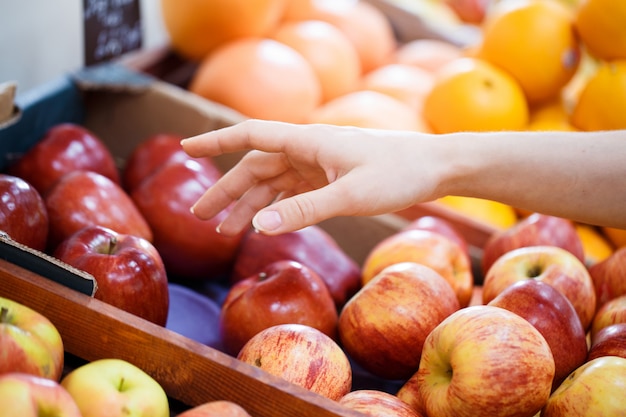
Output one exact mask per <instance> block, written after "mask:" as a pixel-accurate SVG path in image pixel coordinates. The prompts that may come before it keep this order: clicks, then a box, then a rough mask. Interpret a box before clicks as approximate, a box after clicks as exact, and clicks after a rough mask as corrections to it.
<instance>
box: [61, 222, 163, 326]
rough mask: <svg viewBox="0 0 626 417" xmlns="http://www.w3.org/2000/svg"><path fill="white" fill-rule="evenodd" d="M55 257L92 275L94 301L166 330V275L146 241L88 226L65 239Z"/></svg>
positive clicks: (151, 246) (156, 255)
mask: <svg viewBox="0 0 626 417" xmlns="http://www.w3.org/2000/svg"><path fill="white" fill-rule="evenodd" d="M54 256H55V257H56V258H58V259H60V260H61V261H63V262H65V263H67V264H69V265H71V266H73V267H75V268H78V269H80V270H83V271H85V272H88V273H90V274H91V275H93V277H94V278H95V280H96V283H97V286H98V287H97V290H96V293H95V295H94V297H95V298H97V299H99V300H102V301H104V302H107V303H109V304H111V305H114V306H116V307H118V308H120V309H122V310H125V311H127V312H129V313H133V314H135V315H137V316H139V317H142V318H144V319H146V320H149V321H151V322H153V323H155V324H158V325H161V326H165V324H166V321H167V314H168V307H169V292H168V279H167V274H166V272H165V266H164V265H163V261H162V259H161V257H160V255H159V253H158V252H157V250H156V248H155V247H154V246H153V245H152V244H151V243H150V242H148V241H147V240H146V239H143V238H141V237H138V236H134V235H128V234H120V233H117V232H115V231H113V230H111V229H107V228H105V227H102V226H97V225H94V226H88V227H85V228H83V229H81V230H79V231H78V232H76V233H74V234H73V235H71V236H70V237H68V238H67V239H65V240H64V241H63V242H62V243H61V244H60V245H59V246H58V247H57V249H56V251H55V252H54Z"/></svg>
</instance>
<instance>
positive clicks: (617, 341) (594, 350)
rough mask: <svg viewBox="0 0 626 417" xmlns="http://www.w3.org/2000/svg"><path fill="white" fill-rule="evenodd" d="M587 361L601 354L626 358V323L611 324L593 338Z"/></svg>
mask: <svg viewBox="0 0 626 417" xmlns="http://www.w3.org/2000/svg"><path fill="white" fill-rule="evenodd" d="M590 343H591V345H590V346H589V354H588V355H587V361H590V360H593V359H595V358H599V357H600V356H620V357H622V358H626V323H616V324H610V325H608V326H606V327H603V328H602V329H600V331H598V333H596V335H595V336H594V337H592V338H591V342H590Z"/></svg>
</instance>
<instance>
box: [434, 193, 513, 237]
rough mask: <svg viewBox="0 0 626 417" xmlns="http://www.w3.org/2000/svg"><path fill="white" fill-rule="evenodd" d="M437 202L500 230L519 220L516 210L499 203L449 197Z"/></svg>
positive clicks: (471, 198)
mask: <svg viewBox="0 0 626 417" xmlns="http://www.w3.org/2000/svg"><path fill="white" fill-rule="evenodd" d="M436 202H437V203H438V204H441V205H443V206H444V207H448V208H449V209H451V210H453V211H454V212H456V213H458V214H461V215H464V216H467V217H468V218H470V219H472V220H475V221H478V222H481V223H484V224H487V225H490V226H493V227H495V228H498V229H508V228H509V227H512V226H513V225H514V224H515V223H517V220H518V216H517V211H516V210H515V208H513V207H511V206H509V205H507V204H503V203H500V202H498V201H493V200H486V199H483V198H475V197H464V196H456V195H448V196H445V197H441V198H439V199H437V200H436Z"/></svg>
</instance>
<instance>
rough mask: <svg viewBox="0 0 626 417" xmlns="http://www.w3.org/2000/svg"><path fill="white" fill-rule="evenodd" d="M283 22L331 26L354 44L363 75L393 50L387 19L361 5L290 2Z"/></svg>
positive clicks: (334, 0)
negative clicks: (315, 22) (309, 21)
mask: <svg viewBox="0 0 626 417" xmlns="http://www.w3.org/2000/svg"><path fill="white" fill-rule="evenodd" d="M284 19H286V20H303V19H318V20H323V21H326V22H329V23H331V24H333V25H335V26H336V27H337V28H339V29H340V30H341V31H342V32H344V34H345V35H346V36H347V37H348V38H349V39H350V40H351V41H352V43H353V44H354V46H355V48H356V50H357V52H358V54H359V58H360V60H361V68H362V70H363V73H367V72H369V71H371V70H372V69H374V68H376V67H378V66H380V65H383V64H386V63H388V62H390V61H391V59H392V57H393V53H394V51H395V49H396V47H397V43H396V38H395V34H394V32H393V27H392V26H391V22H390V21H389V19H388V18H387V16H386V15H385V14H384V13H383V12H382V11H381V10H380V9H378V8H377V7H375V6H373V5H371V4H369V3H368V2H365V1H357V0H291V2H290V3H289V4H288V5H287V9H286V11H285V15H284Z"/></svg>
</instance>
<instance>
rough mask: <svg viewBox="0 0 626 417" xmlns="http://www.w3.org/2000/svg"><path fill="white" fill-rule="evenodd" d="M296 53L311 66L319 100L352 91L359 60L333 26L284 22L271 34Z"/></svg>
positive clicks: (317, 23) (359, 65)
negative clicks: (315, 75) (317, 85)
mask: <svg viewBox="0 0 626 417" xmlns="http://www.w3.org/2000/svg"><path fill="white" fill-rule="evenodd" d="M271 37H272V38H274V39H276V40H277V41H279V42H282V43H284V44H286V45H288V46H291V47H292V48H293V49H295V50H296V51H298V52H300V53H301V54H302V56H304V58H306V60H307V61H309V63H310V64H311V66H312V67H313V70H314V71H315V73H316V74H317V76H318V78H319V80H320V83H321V87H322V101H328V100H330V99H332V98H335V97H337V96H340V95H342V94H346V93H348V92H351V91H354V90H356V88H357V87H358V84H359V82H360V79H361V61H360V59H359V54H358V53H357V51H356V48H355V47H354V45H353V43H352V42H351V41H350V39H348V37H347V36H346V35H345V34H344V33H343V32H342V31H340V30H339V29H337V28H336V27H335V26H334V25H332V24H330V23H328V22H324V21H322V20H303V21H298V22H284V23H282V24H280V25H279V26H278V28H277V29H276V30H275V31H274V32H273V33H272V34H271Z"/></svg>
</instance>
